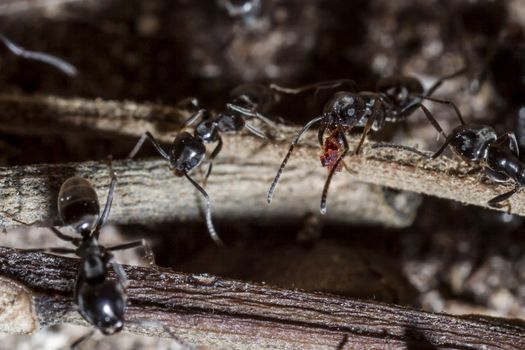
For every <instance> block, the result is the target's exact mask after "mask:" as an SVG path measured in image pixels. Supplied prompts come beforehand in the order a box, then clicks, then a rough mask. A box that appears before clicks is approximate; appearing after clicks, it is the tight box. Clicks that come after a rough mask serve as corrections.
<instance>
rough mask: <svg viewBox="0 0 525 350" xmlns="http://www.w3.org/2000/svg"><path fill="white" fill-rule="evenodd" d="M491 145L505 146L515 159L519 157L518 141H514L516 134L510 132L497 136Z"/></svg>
mask: <svg viewBox="0 0 525 350" xmlns="http://www.w3.org/2000/svg"><path fill="white" fill-rule="evenodd" d="M505 143H506V144H505ZM493 144H494V145H504V146H507V147H508V148H509V149H510V150H511V151H512V153H513V154H514V155H515V156H516V157H519V152H520V148H519V146H518V140H516V134H514V133H513V132H512V131H509V132H506V133H505V134H503V135H501V136H498V138H497V139H496V141H494V143H493Z"/></svg>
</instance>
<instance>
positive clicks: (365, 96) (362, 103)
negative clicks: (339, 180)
mask: <svg viewBox="0 0 525 350" xmlns="http://www.w3.org/2000/svg"><path fill="white" fill-rule="evenodd" d="M463 73H464V69H461V70H459V71H457V72H455V73H453V74H450V75H448V76H445V77H443V78H441V79H439V80H438V81H437V82H435V83H434V84H433V85H432V86H431V87H430V88H429V89H428V90H426V91H424V89H423V86H422V85H421V83H420V81H419V80H418V79H416V78H412V77H404V76H393V77H387V78H383V79H381V80H380V81H379V82H378V84H377V89H376V90H377V91H376V92H369V91H360V92H353V91H339V92H336V93H335V94H334V95H333V96H332V97H331V99H330V100H329V101H328V102H327V103H326V104H325V105H324V108H323V112H322V114H321V115H319V116H317V117H315V118H314V119H312V120H311V121H309V122H308V123H307V124H306V125H305V126H304V127H303V128H302V129H301V131H299V133H298V134H297V136H296V137H295V139H294V140H293V141H292V144H291V145H290V148H289V150H288V153H287V154H286V156H285V157H284V159H283V161H282V163H281V166H280V167H279V170H278V171H277V175H276V176H275V178H274V180H273V182H272V184H271V186H270V189H269V190H268V196H267V201H268V203H271V201H272V197H273V193H274V191H275V189H276V186H277V184H278V182H279V179H280V177H281V174H282V172H283V170H284V167H285V166H286V163H287V162H288V159H289V158H290V155H291V154H292V151H293V149H294V147H295V145H297V144H298V143H299V140H300V139H301V137H302V135H303V134H304V133H305V132H306V131H307V130H308V129H310V128H311V127H312V126H313V125H314V124H317V123H319V124H320V128H319V131H318V141H319V145H320V146H321V148H322V149H323V151H324V154H323V156H322V157H324V158H326V157H327V156H330V159H329V160H328V161H326V160H324V159H323V158H322V159H321V161H322V162H323V166H327V167H328V169H329V173H328V177H327V179H326V182H325V185H324V189H323V193H322V197H321V205H320V211H321V213H322V214H324V213H325V212H326V197H327V194H328V188H329V186H330V182H331V179H332V176H333V175H334V173H335V171H337V170H338V169H340V163H341V162H342V161H343V158H344V157H345V155H346V154H347V153H348V152H349V149H350V148H349V146H348V142H347V139H346V134H347V133H349V132H350V131H351V130H352V129H353V128H354V127H363V128H364V131H363V133H362V136H361V139H360V141H359V143H358V145H357V147H356V148H355V151H354V154H357V153H359V151H360V149H361V146H362V144H363V142H364V140H365V137H366V135H367V134H368V132H369V131H370V130H374V131H377V130H379V129H381V127H382V126H383V125H384V124H385V123H386V122H391V123H394V122H398V121H402V120H404V119H406V118H407V117H409V116H410V115H412V114H413V112H414V111H415V110H416V109H421V110H423V112H424V113H425V115H426V117H427V118H428V120H429V121H430V123H431V124H432V125H433V126H434V127H435V128H436V129H437V130H438V131H439V133H440V134H442V135H445V133H444V132H443V130H442V129H441V127H440V126H439V124H438V123H437V121H436V119H435V118H434V117H433V116H432V114H431V113H430V111H429V110H428V109H427V108H426V107H425V106H424V105H423V104H422V101H423V100H429V101H433V102H438V103H443V104H447V105H449V106H451V107H452V108H453V109H454V111H455V113H456V114H457V116H458V119H459V120H460V122H461V124H464V122H463V119H462V117H461V114H460V112H459V110H458V108H457V107H456V106H455V104H454V103H452V102H450V101H445V100H440V99H436V98H433V97H430V96H431V95H432V94H433V93H434V92H435V90H436V89H437V88H438V87H439V86H441V84H442V83H443V82H444V81H445V80H447V79H451V78H454V77H456V76H458V75H461V74H463ZM315 87H316V86H315V84H312V85H309V86H308V88H315ZM272 88H274V89H276V90H277V91H280V92H284V93H296V91H304V89H305V88H306V87H301V88H298V89H289V88H282V87H279V86H275V85H272ZM326 132H328V133H329V135H330V136H329V138H328V139H327V140H328V142H331V143H332V144H331V145H328V144H326V142H327V141H325V138H324V135H325V133H326ZM334 140H336V141H337V142H339V145H338V146H337V145H334V144H333V142H334ZM334 150H335V151H336V152H337V157H336V158H335V159H334V158H333V156H334Z"/></svg>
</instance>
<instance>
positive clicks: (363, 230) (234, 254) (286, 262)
mask: <svg viewBox="0 0 525 350" xmlns="http://www.w3.org/2000/svg"><path fill="white" fill-rule="evenodd" d="M523 25H525V4H524V3H523V2H522V1H517V0H515V1H503V0H501V1H497V0H493V1H489V0H477V1H459V0H457V1H455V0H448V1H437V0H436V1H431V0H426V1H423V0H406V1H386V0H372V1H365V0H356V1H336V0H331V1H330V0H324V1H323V0H309V1H302V0H253V1H245V0H235V1H233V0H232V1H222V0H209V1H198V2H197V1H184V0H143V1H139V0H104V1H102V0H100V1H97V0H69V1H67V0H63V1H61V0H2V1H0V32H1V33H3V34H4V35H6V36H7V37H8V38H10V39H11V40H13V41H14V42H16V43H17V44H19V45H21V46H23V47H25V48H27V49H30V50H38V51H44V52H46V53H50V54H54V55H58V56H60V57H62V58H64V59H66V60H68V61H70V62H71V63H73V64H74V65H75V66H76V67H77V68H78V70H79V76H78V77H76V78H69V77H67V76H65V75H63V74H61V73H59V72H57V71H56V70H54V69H53V68H51V67H49V66H46V65H44V64H41V63H39V62H34V61H28V60H23V59H21V58H19V57H16V56H14V55H12V54H11V53H9V52H8V51H7V50H6V49H4V48H3V47H0V94H10V93H22V94H29V95H32V94H40V95H42V94H44V95H58V96H64V97H84V98H90V99H96V98H102V99H114V100H133V101H137V102H142V101H144V102H145V101H149V102H158V103H162V104H167V105H175V104H176V103H177V102H179V101H181V100H182V99H184V98H186V97H189V96H195V97H197V98H198V99H199V100H200V101H201V104H202V105H204V106H206V108H210V109H212V110H213V109H215V110H218V109H221V108H222V106H224V103H225V102H226V101H227V100H228V98H229V94H230V91H231V90H232V89H233V88H235V87H236V86H238V85H240V84H242V83H247V82H257V83H278V84H281V85H284V86H299V85H301V84H307V83H311V82H315V81H321V80H330V79H340V78H349V79H353V80H354V81H356V83H357V84H358V86H359V88H360V89H362V90H373V89H374V87H375V84H376V82H377V80H378V79H379V78H380V77H384V76H388V75H411V76H415V77H417V78H419V79H421V81H422V82H423V84H424V85H425V86H429V85H430V84H431V83H432V82H433V81H435V80H436V79H437V78H439V77H440V76H443V75H446V74H449V73H452V72H454V71H456V70H458V69H460V68H461V67H463V66H465V65H468V67H469V69H468V71H467V73H466V74H465V75H464V76H462V77H459V78H458V79H455V80H452V81H450V82H447V83H446V84H445V85H444V86H443V87H442V88H441V89H440V90H438V92H437V93H436V96H439V97H440V98H444V99H450V100H453V101H454V102H456V103H457V104H458V106H459V108H460V109H461V111H462V113H463V115H464V118H465V119H466V120H467V121H469V122H476V123H485V124H490V125H493V126H494V127H495V128H496V129H497V130H498V131H499V132H505V131H514V132H515V133H516V134H517V136H518V141H519V143H520V147H525V36H524V30H523ZM328 93H329V92H327V93H323V94H321V97H320V98H318V99H314V98H313V97H312V96H308V95H307V96H300V97H288V98H285V99H283V100H282V101H280V103H279V104H278V105H276V106H274V108H273V109H272V110H271V111H269V112H268V115H269V116H270V117H273V118H282V119H283V120H284V121H286V122H289V123H296V124H297V125H301V124H304V123H305V122H306V121H308V120H310V119H311V118H313V117H314V116H315V115H316V113H318V111H319V109H320V108H321V107H322V101H323V98H324V99H325V100H326V98H328V97H329V94H328ZM324 95H327V96H324ZM428 106H429V108H431V110H432V111H433V113H434V114H435V116H436V118H437V119H438V120H439V122H440V124H441V125H442V126H443V127H444V128H445V130H446V131H449V130H451V128H453V127H454V126H455V125H456V123H457V120H456V119H455V116H454V114H453V113H451V112H450V110H449V109H448V108H447V107H446V106H445V107H443V106H439V105H433V104H431V103H428ZM0 113H1V111H0ZM373 137H374V138H376V139H381V140H393V141H396V142H400V143H403V142H405V140H415V142H418V143H419V144H420V145H427V146H428V147H427V148H428V149H436V148H437V143H436V139H435V131H434V129H432V127H431V126H430V125H429V124H428V122H427V120H426V119H425V117H424V115H422V114H420V113H416V114H415V115H414V116H413V117H411V118H409V120H407V122H406V123H402V124H396V125H393V126H388V127H387V128H385V130H383V131H381V132H380V133H378V134H375V135H374V136H373ZM135 142H136V140H135V139H130V138H128V137H125V136H122V135H107V134H101V135H100V136H93V134H91V133H90V134H89V135H86V136H85V137H81V136H79V135H78V134H74V135H73V134H68V131H67V130H63V131H62V133H60V134H45V135H33V134H26V133H18V134H11V133H8V132H1V133H0V164H1V165H2V166H12V165H20V164H34V163H63V162H80V161H86V160H98V159H104V158H105V156H106V155H107V154H108V153H112V154H113V155H114V157H115V158H123V157H125V155H126V154H127V152H129V150H130V149H131V148H132V146H133V145H134V143H135ZM148 149H149V148H148ZM149 150H150V151H149V152H150V153H149V155H150V156H156V154H155V153H153V152H154V151H153V150H151V149H149ZM144 155H145V156H147V155H148V151H147V150H145V151H144ZM277 158H278V156H277V155H276V164H278V162H279V161H280V159H277ZM382 191H383V194H384V196H385V198H386V199H387V200H389V199H390V198H394V199H395V198H396V191H394V190H390V189H383V190H382ZM413 201H414V202H415V203H416V204H417V203H419V202H420V201H421V205H420V207H419V209H418V214H417V216H416V217H415V221H414V222H413V224H412V225H410V226H408V227H406V228H397V229H392V228H387V227H374V226H341V225H336V224H334V223H331V222H329V221H326V220H323V218H322V217H320V216H319V215H318V214H317V213H312V214H311V215H307V216H306V217H305V219H304V220H303V221H298V222H287V223H280V222H274V223H271V224H269V223H267V222H265V223H257V222H254V221H253V220H250V221H249V222H243V221H238V220H235V221H234V220H230V221H228V220H222V221H218V222H217V226H218V229H219V231H220V232H221V233H222V234H223V235H224V237H225V240H226V242H227V245H228V247H227V248H226V249H220V248H217V247H215V246H214V245H213V243H212V242H211V241H210V240H209V239H208V237H207V235H205V234H203V233H204V232H205V230H206V229H205V226H204V225H203V223H202V222H195V223H187V222H185V223H178V222H168V223H158V224H156V225H147V226H144V225H134V226H118V227H115V226H110V227H108V228H107V229H106V232H104V234H103V235H102V237H103V239H102V240H103V242H111V241H120V240H123V239H126V240H127V239H131V238H136V237H141V238H142V237H145V238H148V239H151V240H152V242H153V243H154V249H155V253H156V256H157V262H158V263H159V264H160V265H161V266H165V267H172V268H173V269H174V270H176V271H183V272H207V273H211V274H217V275H220V276H223V277H228V278H235V279H242V280H246V281H253V282H265V283H267V284H269V285H276V286H280V287H286V288H301V289H304V290H309V291H324V292H329V293H335V294H340V295H345V296H351V297H358V298H363V299H372V300H378V301H383V302H388V303H396V304H402V305H408V306H412V307H416V308H422V309H424V310H428V311H437V312H447V313H454V314H484V315H493V316H501V317H509V318H521V319H525V283H524V282H525V255H524V251H525V235H524V234H523V232H524V231H523V229H524V222H523V219H522V218H520V217H514V216H511V215H507V214H502V213H499V212H494V211H489V210H484V209H480V208H476V207H467V206H463V205H461V204H459V203H453V202H448V201H444V200H438V199H435V198H423V200H420V199H419V198H418V197H417V196H414V197H413ZM216 205H220V204H219V203H217V204H216ZM261 205H266V204H265V203H264V198H261ZM407 205H408V204H407ZM0 238H1V240H0V244H1V245H3V246H13V247H18V248H29V247H45V246H51V245H53V246H54V245H57V244H56V242H55V239H54V237H51V235H50V234H49V233H48V232H47V231H42V230H37V229H30V230H19V231H18V232H9V233H8V234H7V235H3V236H2V237H0ZM119 259H120V260H119V261H121V262H125V263H126V262H128V263H133V264H136V263H140V262H141V259H140V258H139V257H138V256H134V255H133V254H130V255H128V256H120V257H119ZM85 331H86V329H84V328H82V327H77V326H67V327H63V326H60V327H59V326H57V327H51V328H49V329H46V330H43V331H41V332H39V333H37V334H35V335H32V336H13V335H0V338H2V340H1V341H0V349H19V350H22V349H58V348H63V347H65V346H67V345H68V344H70V343H71V341H72V340H73V339H75V338H76V337H78V336H79V335H81V334H83V332H85ZM172 346H174V345H173V344H172V343H170V342H169V341H168V340H157V339H150V338H141V337H135V336H133V337H131V336H129V335H117V336H112V337H106V338H104V337H102V336H97V337H95V340H94V341H91V342H89V343H87V344H86V345H85V348H86V349H88V348H92V349H167V348H170V347H172Z"/></svg>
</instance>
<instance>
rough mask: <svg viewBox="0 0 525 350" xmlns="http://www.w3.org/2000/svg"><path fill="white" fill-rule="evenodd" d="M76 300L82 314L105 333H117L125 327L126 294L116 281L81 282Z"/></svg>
mask: <svg viewBox="0 0 525 350" xmlns="http://www.w3.org/2000/svg"><path fill="white" fill-rule="evenodd" d="M77 288H78V290H77V295H76V299H77V300H76V301H77V304H78V306H79V309H80V310H79V311H80V313H81V314H82V316H83V317H84V318H85V319H86V321H88V322H89V323H91V324H92V325H94V326H95V327H97V328H98V329H99V330H100V331H101V332H102V333H103V334H105V335H110V334H114V333H117V332H119V331H121V330H122V328H123V327H124V310H125V307H126V294H125V292H124V288H123V287H122V286H121V285H120V284H119V283H116V282H115V281H111V280H105V281H103V282H102V283H97V284H89V283H79V285H78V286H77Z"/></svg>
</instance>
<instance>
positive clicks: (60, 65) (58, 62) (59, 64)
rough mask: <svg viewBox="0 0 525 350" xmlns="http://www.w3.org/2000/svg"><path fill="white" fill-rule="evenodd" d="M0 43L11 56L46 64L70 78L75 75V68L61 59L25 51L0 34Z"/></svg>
mask: <svg viewBox="0 0 525 350" xmlns="http://www.w3.org/2000/svg"><path fill="white" fill-rule="evenodd" d="M0 41H2V43H4V45H5V47H7V49H8V50H9V51H11V52H12V53H13V54H15V55H16V56H20V57H23V58H27V59H30V60H35V61H40V62H44V63H47V64H49V65H51V66H53V67H55V68H57V69H59V70H60V71H62V73H64V74H67V75H69V76H70V77H73V76H76V75H77V72H78V71H77V69H76V68H75V66H73V65H72V64H70V63H68V62H66V61H65V60H63V59H61V58H58V57H56V56H53V55H49V54H47V53H43V52H38V51H29V50H26V49H24V48H23V47H20V46H18V45H16V44H15V43H13V42H12V41H11V40H9V39H8V38H7V37H6V36H5V35H3V34H0Z"/></svg>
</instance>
